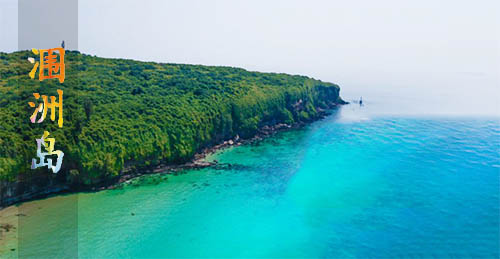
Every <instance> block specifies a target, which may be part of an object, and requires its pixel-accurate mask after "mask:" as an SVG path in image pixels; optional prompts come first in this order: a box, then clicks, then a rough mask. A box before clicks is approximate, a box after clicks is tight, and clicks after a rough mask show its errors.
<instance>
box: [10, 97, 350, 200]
mask: <svg viewBox="0 0 500 259" xmlns="http://www.w3.org/2000/svg"><path fill="white" fill-rule="evenodd" d="M342 104H346V103H341V104H333V105H331V107H330V109H336V108H337V107H338V106H339V105H342ZM317 111H318V114H317V116H315V117H313V118H311V119H310V120H308V121H307V122H296V123H294V124H293V125H289V124H285V123H277V124H275V125H266V126H263V127H261V128H260V129H258V130H257V133H256V134H255V135H254V136H253V137H252V138H249V139H243V138H240V137H239V135H236V136H235V137H234V138H232V139H229V140H225V141H223V142H222V143H219V144H216V145H214V146H210V147H207V148H204V149H203V150H202V151H201V152H198V153H197V154H195V155H194V156H193V158H192V159H191V160H190V161H188V162H185V163H181V164H160V165H157V166H154V167H149V168H145V169H142V170H141V171H137V170H132V169H131V168H130V167H126V168H124V169H123V170H122V172H121V174H120V175H119V176H117V177H114V178H111V179H109V180H106V181H102V182H99V183H98V184H95V185H92V186H71V185H67V184H57V183H54V184H50V185H51V186H52V187H50V188H46V189H44V190H42V191H35V192H27V193H23V194H22V195H19V196H15V197H12V198H11V199H7V200H3V201H2V204H1V205H0V209H3V208H5V207H8V206H11V205H14V204H17V203H21V202H26V201H31V200H36V199H41V198H46V197H48V196H50V195H57V194H62V193H75V192H95V191H101V190H107V189H115V188H117V187H118V186H119V185H121V184H123V183H126V182H128V181H130V180H131V179H133V178H137V177H140V176H143V175H148V174H176V173H177V172H179V171H182V170H186V169H201V168H206V167H212V166H220V164H219V163H218V162H217V161H215V162H209V161H206V160H205V158H206V156H207V155H210V154H213V153H215V152H217V151H219V150H222V149H225V148H228V147H231V146H240V145H244V144H248V143H252V142H255V141H259V140H262V139H263V138H266V137H268V136H271V135H273V134H275V133H277V132H281V131H285V130H289V129H295V128H300V127H303V126H304V125H306V124H307V123H310V122H313V121H317V120H320V119H323V118H324V117H326V116H327V115H329V114H330V112H329V110H323V109H320V108H317ZM8 187H9V186H5V185H3V184H2V183H0V188H8Z"/></svg>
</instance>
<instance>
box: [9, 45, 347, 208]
mask: <svg viewBox="0 0 500 259" xmlns="http://www.w3.org/2000/svg"><path fill="white" fill-rule="evenodd" d="M30 56H34V54H32V53H31V52H28V51H21V52H15V53H10V54H6V53H0V113H1V114H2V120H1V121H0V206H2V205H6V204H9V203H12V202H16V201H19V200H22V199H26V198H30V197H33V196H34V195H39V194H43V193H50V192H54V191H60V190H64V189H69V190H73V189H75V190H76V189H78V188H82V187H85V186H93V185H96V184H100V183H103V182H106V181H110V179H116V177H117V176H120V175H122V174H124V168H127V170H126V171H127V172H134V171H140V170H146V169H147V168H150V167H152V166H156V165H159V164H179V163H184V162H186V161H189V160H190V159H191V158H192V157H193V156H194V154H195V153H196V152H199V151H200V150H201V149H203V148H206V147H209V146H213V145H215V144H217V143H220V142H221V141H224V140H228V139H232V138H234V137H235V136H237V135H239V136H240V137H242V138H248V137H252V136H253V135H255V134H256V132H257V130H258V129H259V128H261V127H264V126H272V125H275V124H278V123H287V124H294V123H297V122H307V121H310V120H313V119H315V118H317V117H318V116H319V113H320V111H321V110H323V109H327V108H331V107H333V106H334V105H337V104H342V103H344V102H343V101H342V99H341V98H340V97H339V90H340V89H339V87H338V86H337V85H335V84H332V83H326V82H322V81H319V80H314V79H311V78H308V77H305V76H297V75H287V74H275V73H258V72H251V71H246V70H244V69H241V68H233V67H213V66H201V65H183V64H162V63H153V62H139V61H133V60H124V59H106V58H99V57H95V56H90V55H85V54H81V53H79V52H77V51H67V52H66V60H65V63H66V79H65V81H64V83H62V84H61V83H59V82H58V81H57V80H45V81H42V82H39V81H38V80H32V79H30V78H29V77H28V73H29V71H30V70H31V68H32V67H33V65H32V64H30V63H29V62H28V61H27V58H28V57H30ZM57 89H61V90H63V91H64V95H63V96H64V97H63V100H64V101H63V108H64V110H63V111H64V112H63V113H64V125H63V127H62V128H59V127H58V126H57V118H56V121H51V120H50V119H49V116H47V118H46V119H45V121H44V122H42V123H35V124H33V123H31V122H30V120H29V117H30V116H31V115H32V114H33V111H34V108H31V107H29V105H28V102H30V101H32V102H36V100H35V98H34V97H33V93H35V92H36V93H40V94H41V95H42V94H45V95H49V96H50V95H53V96H56V95H57V92H56V90H57ZM45 130H47V131H49V132H50V136H51V137H54V138H55V139H56V142H55V149H56V150H61V151H63V152H64V154H65V155H64V160H63V166H62V169H61V170H60V171H59V172H58V173H57V174H53V173H52V172H50V171H49V170H48V169H47V167H42V168H38V169H35V170H32V169H30V166H31V159H32V158H35V157H36V139H37V138H40V137H41V135H42V134H43V132H44V131H45Z"/></svg>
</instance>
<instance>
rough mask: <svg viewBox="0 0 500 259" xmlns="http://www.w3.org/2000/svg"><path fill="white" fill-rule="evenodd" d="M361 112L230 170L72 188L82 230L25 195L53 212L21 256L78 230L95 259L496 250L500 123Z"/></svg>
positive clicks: (278, 140)
mask: <svg viewBox="0 0 500 259" xmlns="http://www.w3.org/2000/svg"><path fill="white" fill-rule="evenodd" d="M363 109H369V106H368V107H363V108H359V107H358V106H355V105H349V106H345V107H344V108H342V110H340V111H337V112H335V113H334V114H333V115H331V116H329V117H327V118H326V119H324V120H322V121H319V122H316V123H313V124H311V125H309V126H307V127H305V128H303V129H299V130H292V131H288V132H283V133H279V134H277V135H275V136H273V137H271V138H268V139H265V140H263V141H261V142H258V143H254V144H252V145H246V146H240V147H234V148H230V149H228V150H225V151H224V152H219V153H217V154H215V155H213V156H212V157H210V158H209V159H217V160H218V161H219V162H220V163H228V164H230V165H231V167H229V168H225V169H203V170H195V171H188V172H187V173H186V174H181V175H178V176H168V179H167V180H165V179H163V180H161V183H159V184H129V185H127V186H125V187H124V188H123V189H121V190H109V191H102V192H97V193H85V194H77V195H69V196H65V197H64V198H60V199H76V200H77V201H78V209H77V211H76V214H77V218H78V221H77V226H78V228H77V229H74V230H68V229H63V228H54V227H53V225H54V224H56V222H57V220H54V221H53V222H52V223H50V220H49V218H50V217H48V216H47V215H51V213H52V214H54V213H55V212H57V213H59V214H61V213H62V214H64V213H75V211H71V210H70V211H64V210H63V211H61V208H60V206H59V207H58V206H57V204H60V202H61V201H60V199H59V200H57V199H55V198H51V199H46V200H42V201H35V202H32V203H31V204H26V206H32V207H33V206H40V208H41V209H40V210H38V212H36V213H34V214H32V215H29V217H25V218H26V219H23V220H24V222H23V224H24V234H23V235H24V236H25V238H24V241H23V249H22V251H21V253H22V254H23V255H25V256H28V255H33V256H35V255H36V256H39V255H43V256H50V255H54V254H55V253H56V252H57V253H60V252H61V250H63V251H64V249H68V250H70V249H71V246H63V245H61V244H62V243H63V242H62V240H63V239H67V238H68V236H69V237H70V236H71V235H77V240H78V255H80V257H83V258H87V257H92V258H104V257H107V258H109V257H330V258H345V257H358V258H372V257H376V258H387V257H421V258H449V257H454V258H479V257H481V258H498V257H499V224H500V222H499V189H500V154H499V148H500V124H499V121H498V119H494V118H490V119H488V118H483V119H478V118H436V117H434V118H431V117H429V118H426V117H404V116H382V117H379V116H371V115H370V114H368V113H365V112H363ZM155 177H156V178H155ZM158 177H159V176H147V177H146V179H149V180H151V179H159V178H158ZM143 180H144V179H143ZM136 182H137V180H136ZM143 182H144V181H143ZM146 182H147V181H146ZM131 213H133V214H134V215H132V214H131ZM59 217H60V216H59ZM42 222H43V224H41V223H42ZM75 228H76V226H75ZM67 252H68V253H67V254H71V251H67Z"/></svg>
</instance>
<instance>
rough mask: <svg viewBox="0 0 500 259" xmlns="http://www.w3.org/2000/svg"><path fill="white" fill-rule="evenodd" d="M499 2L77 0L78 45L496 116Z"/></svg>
mask: <svg viewBox="0 0 500 259" xmlns="http://www.w3.org/2000/svg"><path fill="white" fill-rule="evenodd" d="M499 2H500V1H498V0H491V1H481V0H480V1H456V0H450V1H447V0H442V1H436V0H433V1H422V0H419V1H400V0H394V1H389V0H382V1H326V0H325V1H314V0H313V1H311V0H308V1H305V0H304V1H298V0H286V1H272V0H262V1H261V0H252V1H238V0H217V1H212V0H197V1H196V0H157V1H154V0H144V1H139V0H134V1H131V0H121V1H111V0H80V1H79V10H78V14H79V15H78V16H79V31H78V33H79V34H78V38H79V42H78V45H79V48H80V51H82V52H84V53H89V54H93V55H97V56H103V57H120V58H131V59H137V60H151V61H160V62H175V63H190V64H205V65H226V66H237V67H243V68H246V69H249V70H256V71H266V72H267V71H269V72H285V73H290V74H303V75H307V76H311V77H314V78H317V79H321V80H324V81H331V82H335V83H338V84H340V85H341V87H342V93H343V96H344V97H345V98H346V99H353V98H359V96H360V95H363V97H364V99H365V100H366V101H370V100H374V101H375V100H379V101H380V100H383V99H381V98H382V97H383V98H384V99H386V100H389V99H390V100H397V101H399V102H401V101H403V102H406V101H408V102H409V103H412V105H413V106H414V107H413V108H414V111H415V112H416V113H421V114H426V113H430V114H467V115H468V114H489V115H491V114H497V115H499V114H500V106H499V103H500V15H498V14H499V13H500V4H499ZM0 3H1V8H2V9H1V11H0V15H1V16H0V21H1V22H2V24H1V26H0V35H1V37H2V38H1V42H0V51H7V52H10V51H14V50H16V49H17V35H16V31H15V30H13V29H12V28H16V20H17V1H15V0H0ZM418 103H422V105H421V106H420V105H415V104H418ZM396 109H397V108H396Z"/></svg>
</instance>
